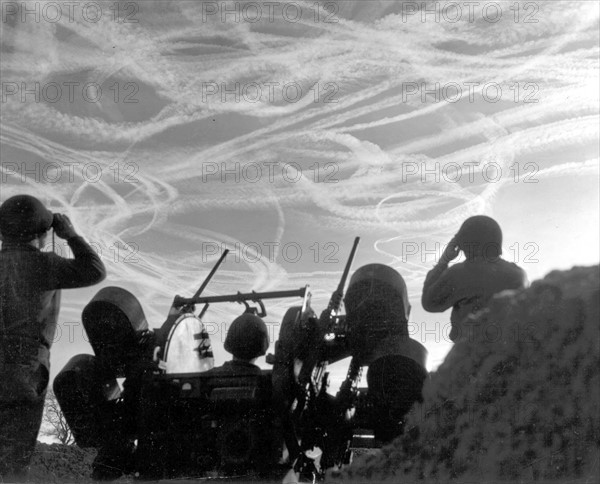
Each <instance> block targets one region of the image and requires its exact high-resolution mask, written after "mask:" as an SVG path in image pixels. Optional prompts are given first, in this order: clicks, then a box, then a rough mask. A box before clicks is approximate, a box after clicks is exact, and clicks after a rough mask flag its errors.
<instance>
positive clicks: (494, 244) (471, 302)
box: [421, 215, 528, 341]
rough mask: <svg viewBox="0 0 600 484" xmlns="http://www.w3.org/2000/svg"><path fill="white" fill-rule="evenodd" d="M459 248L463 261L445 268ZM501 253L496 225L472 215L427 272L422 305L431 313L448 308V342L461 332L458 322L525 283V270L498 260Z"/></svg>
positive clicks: (500, 240)
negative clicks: (498, 295)
mask: <svg viewBox="0 0 600 484" xmlns="http://www.w3.org/2000/svg"><path fill="white" fill-rule="evenodd" d="M461 250H462V251H463V252H464V254H465V257H466V260H465V261H464V262H462V263H460V264H455V265H453V266H452V267H448V264H449V263H450V261H452V260H454V259H455V258H456V257H457V256H458V254H459V252H460V251H461ZM501 254H502V230H501V229H500V226H499V225H498V223H497V222H496V221H495V220H494V219H492V218H490V217H486V216H485V215H476V216H474V217H470V218H468V219H467V220H465V222H464V223H463V224H462V226H461V227H460V230H459V231H458V234H456V236H455V237H454V238H453V239H452V240H451V241H450V242H449V243H448V246H447V247H446V250H445V251H444V253H443V254H442V257H441V259H440V261H439V262H438V264H437V265H436V266H435V267H434V268H433V269H431V270H430V271H429V273H428V274H427V277H426V278H425V285H424V286H423V295H422V298H421V302H422V304H423V308H424V309H425V310H426V311H429V312H432V313H441V312H443V311H446V310H447V309H449V308H452V314H451V316H450V322H451V324H452V330H451V331H450V339H451V340H452V341H455V340H456V339H457V338H458V337H459V336H460V334H461V327H460V323H461V322H462V321H463V320H464V319H465V318H466V317H467V316H468V315H469V314H471V313H474V312H477V311H479V310H480V309H482V308H484V307H485V306H486V304H487V303H488V301H489V300H490V298H491V297H492V296H493V295H494V294H496V293H499V292H501V291H504V290H506V289H522V288H524V287H526V286H527V284H528V282H527V276H526V274H525V271H524V270H523V269H521V268H520V267H519V266H517V265H516V264H514V263H511V262H507V261H505V260H504V259H502V258H501V257H500V255H501Z"/></svg>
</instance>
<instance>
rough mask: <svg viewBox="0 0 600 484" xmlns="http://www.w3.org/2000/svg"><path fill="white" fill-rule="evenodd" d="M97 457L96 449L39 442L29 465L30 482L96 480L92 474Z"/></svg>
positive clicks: (80, 481) (83, 481)
mask: <svg viewBox="0 0 600 484" xmlns="http://www.w3.org/2000/svg"><path fill="white" fill-rule="evenodd" d="M95 457H96V450H95V449H81V448H79V447H77V446H76V445H63V444H43V443H41V442H38V444H37V446H36V448H35V453H34V454H33V457H32V459H31V463H30V466H29V469H30V470H29V475H28V482H35V483H38V482H39V483H64V482H78V483H86V482H89V483H91V482H94V481H92V478H91V475H92V462H93V461H94V458H95Z"/></svg>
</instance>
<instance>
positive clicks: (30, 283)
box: [0, 195, 106, 480]
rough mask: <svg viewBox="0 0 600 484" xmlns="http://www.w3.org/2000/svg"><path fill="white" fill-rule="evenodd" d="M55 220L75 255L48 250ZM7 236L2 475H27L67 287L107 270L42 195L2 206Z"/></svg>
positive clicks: (1, 347) (0, 291) (0, 320)
mask: <svg viewBox="0 0 600 484" xmlns="http://www.w3.org/2000/svg"><path fill="white" fill-rule="evenodd" d="M51 227H52V228H54V231H55V233H56V235H57V236H58V237H60V238H62V239H65V240H66V241H67V243H68V244H69V247H70V248H71V250H72V251H73V254H74V256H75V258H74V259H66V258H63V257H60V256H58V255H56V254H54V253H48V252H42V251H41V250H40V249H42V248H43V246H44V244H45V240H46V235H47V232H48V230H49V229H50V228H51ZM0 236H1V238H2V250H1V251H0V479H4V480H6V479H8V478H10V479H14V480H20V479H24V478H25V474H26V469H27V466H28V465H29V460H30V458H31V455H32V453H33V450H34V448H35V443H36V438H37V434H38V431H39V428H40V424H41V420H42V411H43V407H44V399H45V395H46V388H47V385H48V379H49V372H50V347H51V345H52V342H53V340H54V335H55V332H56V323H57V318H58V312H59V309H60V295H61V293H60V289H70V288H77V287H85V286H90V285H92V284H96V283H98V282H100V281H102V280H103V279H104V278H105V277H106V272H105V268H104V264H103V263H102V261H101V260H100V258H99V257H98V256H97V255H96V253H95V252H94V250H93V249H92V248H91V247H90V246H89V245H88V244H87V242H85V241H84V240H83V238H82V237H80V236H79V235H77V233H76V232H75V229H74V228H73V225H72V224H71V222H70V220H69V218H68V217H67V216H66V215H60V214H52V212H50V211H49V210H48V209H46V207H44V205H43V204H42V203H41V202H40V201H39V200H38V199H37V198H35V197H32V196H29V195H17V196H14V197H11V198H9V199H8V200H6V201H5V202H4V203H3V204H2V206H0Z"/></svg>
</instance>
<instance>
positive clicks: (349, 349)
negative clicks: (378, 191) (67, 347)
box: [54, 238, 426, 478]
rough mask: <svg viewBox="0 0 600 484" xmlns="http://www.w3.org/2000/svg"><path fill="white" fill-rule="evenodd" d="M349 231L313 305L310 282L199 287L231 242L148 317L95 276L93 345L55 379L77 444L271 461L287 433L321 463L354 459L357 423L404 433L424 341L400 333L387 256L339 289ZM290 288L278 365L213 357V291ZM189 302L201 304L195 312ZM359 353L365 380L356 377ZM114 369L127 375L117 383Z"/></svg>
mask: <svg viewBox="0 0 600 484" xmlns="http://www.w3.org/2000/svg"><path fill="white" fill-rule="evenodd" d="M357 245H358V238H357V239H356V240H355V241H354V245H353V248H352V250H351V254H350V257H349V260H348V262H347V263H346V266H345V269H344V272H343V275H342V278H341V280H340V283H339V284H338V287H337V290H336V291H335V292H334V293H333V295H332V297H331V300H330V302H329V304H328V306H327V308H326V309H325V310H324V311H323V312H322V313H321V315H320V317H318V316H317V314H316V313H315V311H314V310H313V309H312V308H311V304H310V303H311V301H310V298H311V294H310V291H309V289H308V286H305V287H303V288H300V289H299V290H293V291H274V292H262V293H256V292H249V293H244V294H242V293H237V294H230V295H222V296H221V295H217V296H202V294H201V293H202V291H203V289H204V288H205V287H206V285H207V284H208V282H209V281H210V279H211V277H212V276H213V275H214V273H215V271H216V270H217V268H218V267H219V265H220V264H221V263H222V261H223V259H224V257H225V255H226V254H223V256H222V257H221V259H220V260H219V262H218V263H217V265H216V266H215V267H214V268H213V270H212V271H211V273H210V274H209V276H208V277H207V279H206V280H205V281H204V283H203V284H202V286H201V287H200V289H199V290H198V291H196V294H194V296H193V297H191V298H184V297H180V296H176V297H175V298H174V300H173V304H172V307H171V310H170V312H169V316H168V317H167V320H166V321H165V323H164V324H163V325H162V326H161V327H160V328H158V329H156V330H151V329H149V327H148V323H147V321H146V318H145V316H144V313H143V311H142V308H141V305H140V304H139V301H138V300H137V299H136V298H135V297H134V296H133V295H132V294H131V293H129V292H127V291H125V290H124V289H121V288H116V287H108V288H103V289H102V290H100V291H99V292H98V293H97V294H96V295H95V296H94V298H93V299H92V300H91V301H90V303H89V304H88V305H87V306H86V307H85V308H84V310H83V314H82V319H83V323H84V327H85V329H86V332H87V333H88V336H89V340H90V343H91V345H92V348H93V350H94V353H95V356H92V355H78V356H75V357H74V358H72V359H71V360H70V361H69V362H68V363H67V365H66V366H65V368H64V369H63V370H62V371H61V372H60V373H59V374H58V375H57V377H56V379H55V381H54V390H55V393H56V395H57V398H58V401H59V403H60V405H61V408H62V410H63V412H64V414H65V417H66V419H67V422H68V423H69V426H70V427H71V429H72V431H73V434H74V436H75V440H76V442H77V444H78V445H80V446H83V447H96V448H98V449H99V454H98V458H97V460H96V462H95V464H94V466H95V476H96V477H103V478H112V477H115V478H116V477H118V476H119V475H121V474H122V473H137V474H138V475H140V476H141V477H148V478H156V477H158V478H161V477H179V476H187V477H189V476H207V477H210V476H215V475H222V474H225V475H232V474H233V475H236V474H237V475H239V474H243V473H246V472H248V471H258V472H262V473H268V472H270V471H273V470H274V469H278V468H279V467H278V466H279V464H280V461H281V458H282V455H284V452H283V451H282V449H283V446H284V444H285V447H286V448H287V451H288V454H289V462H290V463H291V464H292V465H293V471H294V472H296V473H307V474H312V475H313V476H314V477H319V476H321V475H322V473H323V470H324V469H326V468H330V467H334V466H340V465H342V464H345V463H348V462H349V461H350V457H351V451H350V450H351V448H352V447H353V446H354V445H355V443H356V442H355V441H356V435H357V434H364V433H365V432H364V431H362V430H360V429H370V430H372V431H373V433H374V439H370V442H371V445H372V443H373V441H374V440H379V441H382V442H386V441H388V440H390V439H391V438H393V437H395V436H396V435H399V433H401V432H402V418H403V416H404V414H405V413H406V412H407V411H408V409H410V407H411V405H412V404H413V403H414V401H416V400H418V399H419V398H420V392H421V387H422V384H423V381H424V379H425V377H426V371H425V356H426V351H425V349H424V348H423V347H422V346H421V345H420V344H419V343H417V342H416V341H413V340H411V339H410V338H408V330H407V321H408V311H409V308H410V306H409V304H408V300H407V296H406V286H405V285H404V281H403V280H402V277H401V276H400V274H398V272H396V271H395V270H394V269H392V268H390V267H388V266H384V265H382V264H369V265H367V266H363V267H361V268H360V269H358V270H357V271H355V272H354V274H353V275H352V277H351V279H350V283H349V285H348V288H347V291H346V295H345V297H344V293H343V291H344V287H345V286H346V280H347V278H348V276H349V273H350V268H351V264H352V261H353V258H354V255H355V253H356V249H357ZM290 297H301V298H302V303H301V305H299V306H294V307H291V308H289V309H288V311H287V312H286V313H285V315H284V317H283V320H282V323H281V328H280V332H279V339H278V341H277V342H276V345H275V352H274V355H268V356H267V362H268V363H270V364H272V365H273V369H272V370H262V371H261V372H260V374H252V375H222V374H215V373H214V372H212V371H211V368H212V366H213V364H214V363H213V362H214V360H213V355H212V348H211V345H210V335H209V334H208V332H207V330H206V326H205V325H204V324H203V322H202V318H203V317H204V315H205V313H206V311H207V309H208V305H211V304H219V303H225V302H237V303H241V304H244V305H245V306H246V311H247V312H253V313H255V314H257V315H258V316H261V317H264V316H265V315H266V308H265V306H264V303H263V301H266V300H269V299H275V298H290ZM342 302H344V306H345V314H342ZM249 303H254V304H256V305H257V306H258V307H251V306H250V304H249ZM197 305H204V307H203V309H202V310H201V311H200V314H199V315H198V316H196V314H195V308H196V306H197ZM347 357H351V362H350V365H349V369H348V375H347V377H346V379H345V381H344V382H343V383H342V385H341V387H340V390H339V392H338V393H337V394H336V395H335V396H334V395H330V394H329V393H328V392H327V389H328V386H329V385H328V373H327V365H328V364H332V363H334V362H337V361H340V360H342V359H344V358H347ZM365 367H368V373H367V382H368V386H369V388H368V390H365V389H364V388H359V384H360V381H361V375H362V370H363V368H365ZM117 378H124V379H125V381H124V383H123V385H122V386H123V389H121V388H120V386H119V384H118V383H117ZM361 446H364V444H361ZM318 455H321V458H320V462H319V458H318ZM283 472H285V469H284V470H283ZM215 473H217V474H215Z"/></svg>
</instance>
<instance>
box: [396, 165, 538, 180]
mask: <svg viewBox="0 0 600 484" xmlns="http://www.w3.org/2000/svg"><path fill="white" fill-rule="evenodd" d="M539 171H540V167H539V165H538V164H537V163H534V162H527V163H519V162H515V163H512V164H510V165H509V166H504V167H503V166H502V165H500V163H496V162H495V161H490V162H486V163H480V162H478V161H465V162H463V163H456V162H452V161H451V162H448V163H443V164H442V163H440V162H437V161H436V162H434V163H427V162H424V161H421V162H417V161H404V162H403V163H402V166H401V167H400V172H401V175H402V183H406V182H409V181H420V182H421V183H442V182H444V183H465V182H466V183H476V182H479V181H484V182H486V183H498V182H501V181H504V182H513V183H539V179H538V178H536V174H537V173H538V172H539Z"/></svg>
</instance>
